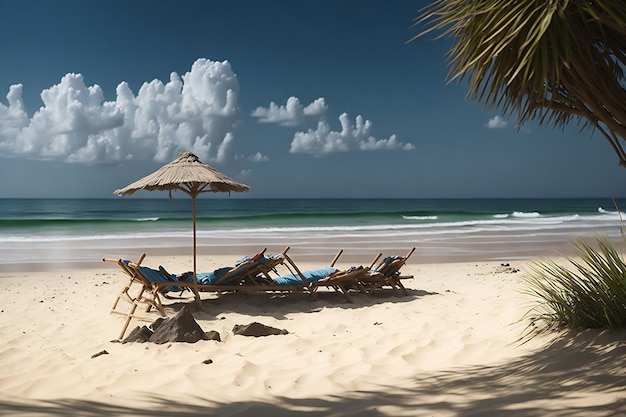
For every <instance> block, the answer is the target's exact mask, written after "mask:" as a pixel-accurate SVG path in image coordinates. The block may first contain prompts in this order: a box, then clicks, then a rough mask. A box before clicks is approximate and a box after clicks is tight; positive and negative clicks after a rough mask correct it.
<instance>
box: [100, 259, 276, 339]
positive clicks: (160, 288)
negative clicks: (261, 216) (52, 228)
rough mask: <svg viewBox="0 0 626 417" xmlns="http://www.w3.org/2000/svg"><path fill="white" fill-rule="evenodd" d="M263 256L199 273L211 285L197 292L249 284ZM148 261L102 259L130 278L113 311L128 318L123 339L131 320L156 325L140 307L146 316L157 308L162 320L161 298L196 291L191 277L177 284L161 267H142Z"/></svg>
mask: <svg viewBox="0 0 626 417" xmlns="http://www.w3.org/2000/svg"><path fill="white" fill-rule="evenodd" d="M264 252H265V249H264V250H263V251H261V252H259V253H258V254H255V255H253V256H251V257H246V258H244V259H243V260H242V261H241V262H239V263H238V264H237V265H236V266H234V267H224V268H220V269H219V270H215V271H213V272H209V273H198V274H197V276H198V277H199V278H200V279H201V280H205V281H203V282H211V283H210V284H204V285H198V290H199V291H229V290H230V291H232V290H234V289H235V287H238V286H240V285H241V284H242V283H243V282H247V281H250V280H251V279H252V277H253V276H254V275H256V274H257V273H260V272H261V271H262V269H260V270H259V271H257V270H256V267H257V264H258V263H259V262H260V259H261V256H262V255H263V254H264ZM145 257H146V254H145V253H142V254H141V256H140V257H139V259H138V260H137V262H132V261H128V260H122V259H121V258H120V259H114V258H103V259H102V260H103V261H105V262H114V263H116V264H117V265H118V266H119V267H120V269H121V270H122V272H124V274H126V275H127V276H128V277H129V281H128V282H127V283H126V284H125V285H124V286H123V287H122V289H121V290H120V292H119V293H118V295H117V297H116V299H115V302H114V303H113V307H112V308H111V314H119V315H124V316H126V320H125V322H124V325H123V327H122V331H121V333H120V337H119V338H120V339H121V338H123V337H124V333H126V330H127V328H128V325H129V324H130V321H131V320H132V319H136V320H141V321H153V319H152V318H149V317H146V316H142V315H138V314H136V311H137V308H138V307H139V306H143V307H145V311H146V312H149V311H150V310H151V309H152V308H153V307H154V308H155V309H156V310H157V311H158V312H159V313H160V315H161V316H162V317H166V316H167V314H166V312H165V309H164V308H163V303H162V301H161V295H164V296H166V294H167V293H168V292H171V291H181V293H182V291H183V290H184V289H193V288H194V283H193V274H192V273H185V274H183V276H184V280H178V279H177V276H176V275H173V274H170V273H169V272H167V271H166V270H165V268H164V267H162V266H159V269H154V268H150V267H147V266H143V265H141V263H142V262H143V260H144V258H145ZM209 276H210V277H209ZM135 289H136V290H135ZM120 301H125V302H127V303H128V304H129V306H128V309H123V308H121V307H120V305H119V302H120Z"/></svg>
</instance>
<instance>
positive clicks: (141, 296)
mask: <svg viewBox="0 0 626 417" xmlns="http://www.w3.org/2000/svg"><path fill="white" fill-rule="evenodd" d="M145 257H146V254H145V253H142V254H141V256H139V259H138V260H137V262H130V261H128V260H122V259H113V258H103V259H102V260H103V261H104V262H114V263H116V264H117V265H118V266H119V267H120V268H121V269H122V271H123V272H124V273H125V274H126V275H128V277H129V281H128V282H127V283H126V284H125V285H124V286H123V287H122V289H121V290H120V292H119V293H118V295H117V297H116V298H115V302H114V303H113V307H111V314H120V315H124V316H126V320H125V321H124V325H123V327H122V331H121V333H120V336H119V339H121V338H123V337H124V333H126V329H127V328H128V325H129V324H130V321H131V320H132V319H136V320H140V321H153V319H152V318H149V317H144V316H140V315H137V314H135V312H136V311H137V307H139V306H145V307H146V312H149V311H150V310H151V309H152V308H153V307H154V308H156V310H157V311H158V312H159V313H160V314H161V316H162V317H166V316H167V315H166V314H165V309H164V308H163V303H162V302H161V298H160V296H159V293H158V291H157V289H156V287H154V285H153V283H152V282H151V281H150V279H149V278H148V277H152V278H155V277H157V276H159V278H158V279H159V280H167V278H166V277H164V276H161V273H160V272H159V271H158V270H152V271H156V273H155V274H151V273H149V271H148V270H149V268H146V269H144V270H143V271H142V270H141V269H140V268H141V262H142V261H143V260H144V258H145ZM144 273H145V274H144ZM157 274H158V275H157ZM146 275H148V276H146ZM133 287H135V288H137V292H133V291H132V288H133ZM120 301H125V302H127V303H129V304H130V306H129V308H128V310H123V309H122V310H120V309H118V306H119V302H120Z"/></svg>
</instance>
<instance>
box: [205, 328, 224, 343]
mask: <svg viewBox="0 0 626 417" xmlns="http://www.w3.org/2000/svg"><path fill="white" fill-rule="evenodd" d="M206 340H217V341H218V342H221V341H222V338H221V337H220V334H219V332H218V331H216V330H210V331H208V332H206Z"/></svg>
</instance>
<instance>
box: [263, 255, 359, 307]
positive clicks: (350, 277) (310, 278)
mask: <svg viewBox="0 0 626 417" xmlns="http://www.w3.org/2000/svg"><path fill="white" fill-rule="evenodd" d="M342 253H343V249H340V250H339V251H338V252H337V254H336V255H335V257H334V258H333V260H332V261H331V263H330V266H328V267H324V268H319V269H316V270H309V271H302V270H301V269H300V268H299V267H298V266H297V265H296V263H295V262H294V261H293V259H292V258H291V257H290V256H289V255H287V254H286V253H284V255H285V260H286V264H287V266H288V268H289V270H290V271H292V272H291V273H290V274H288V275H283V276H281V277H278V278H274V282H277V283H279V284H281V285H285V284H284V283H285V282H293V283H296V282H297V281H298V278H299V279H300V280H301V281H302V282H303V283H305V286H306V288H307V290H308V291H309V292H310V293H311V294H312V295H313V296H314V298H316V299H317V297H316V294H317V291H318V289H319V288H322V287H326V288H331V289H333V290H335V291H337V292H339V293H341V294H342V295H343V296H344V298H345V299H346V301H348V302H349V303H352V302H353V300H352V297H350V294H349V293H348V292H349V290H350V289H352V288H357V289H359V290H361V291H365V289H364V288H363V289H362V288H361V285H360V282H359V281H360V278H361V276H362V275H364V274H367V273H368V269H366V268H364V267H363V266H358V267H351V268H348V269H346V270H339V269H337V268H336V267H335V264H336V263H337V261H338V260H339V257H340V256H341V254H342Z"/></svg>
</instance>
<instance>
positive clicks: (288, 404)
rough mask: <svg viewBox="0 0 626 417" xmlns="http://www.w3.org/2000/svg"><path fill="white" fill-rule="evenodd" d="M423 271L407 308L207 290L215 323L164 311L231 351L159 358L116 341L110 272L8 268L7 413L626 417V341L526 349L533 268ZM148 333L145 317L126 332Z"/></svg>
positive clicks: (3, 409) (176, 303)
mask: <svg viewBox="0 0 626 417" xmlns="http://www.w3.org/2000/svg"><path fill="white" fill-rule="evenodd" d="M406 249H408V248H406ZM240 250H243V249H240ZM281 250H282V248H280V247H270V248H269V249H268V252H274V253H276V252H280V251H281ZM129 252H131V251H129ZM372 252H373V251H372ZM404 252H405V251H404V250H403V251H402V253H397V254H404ZM134 253H135V252H133V253H132V254H131V253H129V255H128V256H129V257H131V256H133V255H134ZM233 253H236V254H240V253H241V252H238V251H234V252H233ZM304 253H306V251H305V250H302V251H300V252H298V251H296V252H295V253H294V260H295V261H296V262H297V263H298V266H299V267H301V269H315V268H319V267H320V266H323V265H324V263H327V262H328V261H329V259H327V258H323V257H319V256H317V257H308V258H307V257H306V256H302V255H303V254H304ZM370 254H371V253H370V252H367V251H365V253H359V252H354V251H351V250H349V248H348V249H347V250H346V255H348V256H346V257H345V258H340V262H339V265H338V266H340V267H348V266H351V265H354V262H355V259H358V258H359V256H361V257H362V259H363V261H362V263H369V259H370ZM137 256H138V254H137ZM233 259H236V256H235V255H233V254H232V253H231V254H224V253H221V254H217V255H214V254H208V253H206V252H203V253H202V254H201V255H199V256H198V265H199V268H200V269H203V270H208V269H212V268H217V267H219V266H223V265H228V264H231V263H232V262H233ZM418 259H420V258H419V257H418V256H416V257H412V258H410V259H409V261H408V262H407V265H406V266H405V267H404V269H403V273H407V274H412V275H414V278H413V279H411V280H406V282H405V285H406V287H407V289H408V292H409V295H408V296H402V297H398V296H395V295H393V293H392V292H391V291H388V290H381V291H379V292H376V293H374V294H373V295H371V296H367V295H364V294H357V293H355V294H354V295H353V299H354V303H352V304H350V303H347V302H346V301H345V299H344V298H343V296H342V295H341V294H339V293H336V292H332V291H329V292H324V291H322V290H320V292H319V300H318V301H315V300H313V298H312V297H311V296H310V295H308V294H304V293H303V294H288V295H277V294H268V293H251V294H228V293H227V294H210V293H206V294H203V295H202V298H203V310H204V311H197V310H196V309H195V307H194V303H193V299H185V300H179V299H175V300H165V305H166V311H167V313H168V315H170V316H171V315H173V314H175V313H176V312H177V311H179V310H180V309H181V308H182V307H183V306H185V305H187V306H189V307H190V308H191V311H192V312H193V315H194V318H195V319H196V321H197V322H198V324H199V325H200V326H201V327H202V329H203V330H204V331H207V332H208V331H210V330H215V331H217V332H219V334H220V336H221V341H215V340H201V341H199V342H196V343H182V342H179V343H167V344H162V345H157V344H153V343H126V344H122V343H117V342H116V341H114V340H115V339H116V338H117V337H118V336H119V331H120V329H121V327H122V324H123V321H124V318H123V317H122V316H119V315H111V314H109V311H110V309H111V306H112V304H113V301H114V299H115V296H116V294H117V293H118V292H119V290H120V289H121V287H122V286H123V285H124V284H125V283H126V282H127V280H128V279H127V277H126V276H125V275H124V274H123V273H122V271H121V270H120V268H118V267H117V265H115V264H113V263H108V262H107V263H101V264H100V265H99V266H90V267H89V268H86V267H81V266H77V265H71V266H69V267H67V268H65V269H64V268H59V266H60V265H58V264H57V265H56V266H57V268H50V269H47V270H41V269H42V268H37V267H33V266H32V265H31V266H30V267H29V265H27V264H25V265H22V266H21V267H15V268H11V270H10V271H7V272H4V270H3V272H2V273H0V280H1V282H2V283H3V284H4V285H3V289H2V291H0V305H1V307H0V314H1V317H2V320H0V337H1V339H2V343H1V344H0V368H1V369H2V372H1V373H0V415H7V416H8V415H24V416H45V415H65V416H99V415H151V416H152V415H154V416H185V415H219V416H246V415H261V416H265V415H267V416H275V415H307V416H308V415H313V416H340V415H341V416H344V415H368V416H403V415H405V416H472V415H473V416H506V415H515V416H590V415H591V416H615V415H621V414H623V413H626V392H625V391H624V382H623V381H624V380H626V379H625V377H626V370H624V368H623V366H621V364H622V362H623V357H624V354H625V353H626V343H625V342H624V340H625V336H626V335H625V334H624V333H608V332H603V331H591V330H588V331H583V332H576V333H564V332H562V333H554V332H552V333H546V334H543V335H539V336H535V337H533V338H527V337H526V338H525V337H523V335H524V334H525V331H526V330H528V327H527V326H528V324H529V323H528V321H525V320H521V318H522V317H523V315H524V314H525V313H526V312H527V311H528V309H529V308H530V306H531V302H532V300H531V299H530V298H529V297H528V296H527V295H525V294H523V292H522V291H521V290H522V289H523V276H524V274H525V271H526V270H527V267H528V264H529V262H531V260H530V259H527V260H514V261H510V262H504V261H503V260H501V261H474V262H448V263H425V262H422V261H419V262H418V261H417V260H418ZM143 264H144V265H149V266H153V267H156V266H157V265H167V267H168V270H171V271H186V270H190V269H191V267H192V258H191V256H190V255H189V254H188V253H187V254H181V255H171V254H169V255H168V254H163V253H160V254H158V255H152V254H148V256H147V257H146V259H145V260H144V261H143ZM37 269H39V270H37ZM43 269H46V268H43ZM149 314H153V317H154V318H155V319H156V318H157V317H158V315H157V314H156V313H149ZM251 322H259V323H262V324H265V325H267V326H272V327H275V328H279V329H285V330H287V332H288V333H287V334H282V335H272V336H266V337H246V336H241V335H234V334H233V327H234V326H235V325H237V324H249V323H251ZM143 324H147V323H142V322H139V321H135V320H133V321H132V322H131V326H130V328H129V330H130V329H132V328H133V327H135V326H138V325H143Z"/></svg>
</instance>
